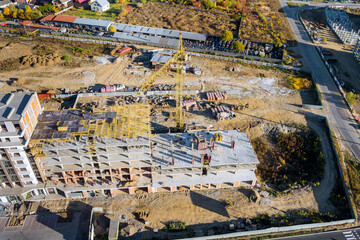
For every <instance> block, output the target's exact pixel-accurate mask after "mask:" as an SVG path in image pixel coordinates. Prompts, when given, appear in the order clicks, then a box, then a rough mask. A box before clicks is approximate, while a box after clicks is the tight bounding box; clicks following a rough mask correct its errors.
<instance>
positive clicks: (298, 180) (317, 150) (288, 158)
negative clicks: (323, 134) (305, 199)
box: [253, 132, 325, 191]
mask: <svg viewBox="0 0 360 240" xmlns="http://www.w3.org/2000/svg"><path fill="white" fill-rule="evenodd" d="M253 147H254V149H255V151H256V154H257V156H258V158H259V161H260V164H259V165H258V166H257V170H256V174H257V175H258V176H259V177H260V178H261V181H262V182H266V183H271V184H274V185H275V188H276V189H277V190H280V191H284V190H286V189H289V188H291V187H292V186H293V185H296V184H301V185H307V184H312V183H317V182H318V181H320V180H321V179H322V178H323V174H324V164H325V157H324V154H323V153H322V152H321V145H320V139H319V138H318V137H317V136H316V135H315V134H313V133H312V132H301V133H289V134H287V133H279V134H277V135H271V136H269V137H267V138H266V137H261V138H258V139H256V140H255V141H253Z"/></svg>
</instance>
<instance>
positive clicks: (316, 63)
mask: <svg viewBox="0 0 360 240" xmlns="http://www.w3.org/2000/svg"><path fill="white" fill-rule="evenodd" d="M280 2H281V5H282V7H283V10H284V12H285V14H286V16H287V19H288V21H289V24H290V26H291V28H292V30H293V32H294V34H295V36H296V39H297V41H298V50H299V54H300V55H302V56H303V59H302V61H303V64H304V69H307V70H309V71H311V73H312V76H313V78H314V79H315V81H316V82H317V83H318V85H319V90H320V92H321V96H322V103H323V107H324V108H323V112H324V116H326V117H327V118H328V121H329V124H330V126H331V128H332V129H333V131H336V132H338V133H340V135H341V140H342V141H343V142H344V143H345V144H346V145H347V147H348V148H349V149H350V150H351V151H352V152H353V153H354V154H355V156H356V158H357V159H358V160H360V138H359V128H358V126H357V124H356V122H355V120H354V119H353V118H352V116H351V113H350V112H349V110H348V107H347V105H346V103H345V101H344V100H343V98H342V96H341V94H340V92H339V90H338V88H337V86H336V85H335V82H334V80H333V79H332V78H331V76H330V73H329V72H328V70H327V68H326V66H325V64H324V63H323V62H322V59H321V58H320V56H319V54H318V53H317V51H316V49H315V46H314V45H313V44H312V43H311V40H310V39H309V37H308V35H307V33H306V31H305V29H304V28H303V26H302V25H301V23H300V21H298V19H297V16H296V15H297V12H298V11H299V10H301V9H306V8H308V7H307V6H306V7H302V8H298V7H295V8H290V7H289V6H288V5H287V4H286V1H285V0H280Z"/></svg>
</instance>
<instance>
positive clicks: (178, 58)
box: [138, 33, 186, 132]
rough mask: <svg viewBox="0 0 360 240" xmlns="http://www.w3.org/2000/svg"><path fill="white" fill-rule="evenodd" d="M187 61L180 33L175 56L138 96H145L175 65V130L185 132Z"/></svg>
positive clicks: (142, 88) (144, 85) (153, 76)
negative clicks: (183, 99)
mask: <svg viewBox="0 0 360 240" xmlns="http://www.w3.org/2000/svg"><path fill="white" fill-rule="evenodd" d="M185 59H186V54H185V47H184V46H183V40H182V34H181V33H180V36H179V46H178V50H177V52H176V53H175V54H174V56H173V57H172V58H171V59H170V60H169V61H168V62H167V63H165V64H164V65H163V66H162V67H161V68H160V69H159V70H158V71H157V72H156V73H155V74H154V75H152V76H151V77H150V78H149V79H148V80H147V81H146V82H145V83H144V84H143V85H142V86H141V88H140V89H139V91H138V94H139V95H141V94H143V93H144V92H145V91H146V90H147V89H148V88H149V87H151V86H152V85H153V84H154V83H155V81H156V79H157V78H158V77H159V76H160V75H161V74H162V73H163V72H166V71H167V69H168V68H169V67H170V64H174V63H175V66H176V97H175V100H176V114H175V122H176V126H175V128H176V129H177V130H178V131H180V132H181V131H183V130H184V128H185V126H184V111H183V109H182V104H181V102H182V97H183V95H182V92H183V78H184V76H183V73H184V71H185V69H186V68H185V67H184V61H185Z"/></svg>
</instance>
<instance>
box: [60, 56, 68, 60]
mask: <svg viewBox="0 0 360 240" xmlns="http://www.w3.org/2000/svg"><path fill="white" fill-rule="evenodd" d="M61 59H62V60H65V61H67V60H69V59H70V56H63V57H62V58H61Z"/></svg>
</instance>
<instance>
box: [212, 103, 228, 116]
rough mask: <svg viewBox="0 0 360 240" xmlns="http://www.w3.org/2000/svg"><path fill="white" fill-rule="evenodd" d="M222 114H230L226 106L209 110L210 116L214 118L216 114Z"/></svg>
mask: <svg viewBox="0 0 360 240" xmlns="http://www.w3.org/2000/svg"><path fill="white" fill-rule="evenodd" d="M222 112H227V113H229V112H230V109H229V108H228V107H226V106H223V105H219V106H216V107H214V108H211V114H212V115H213V116H214V117H216V115H217V114H218V113H222Z"/></svg>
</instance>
